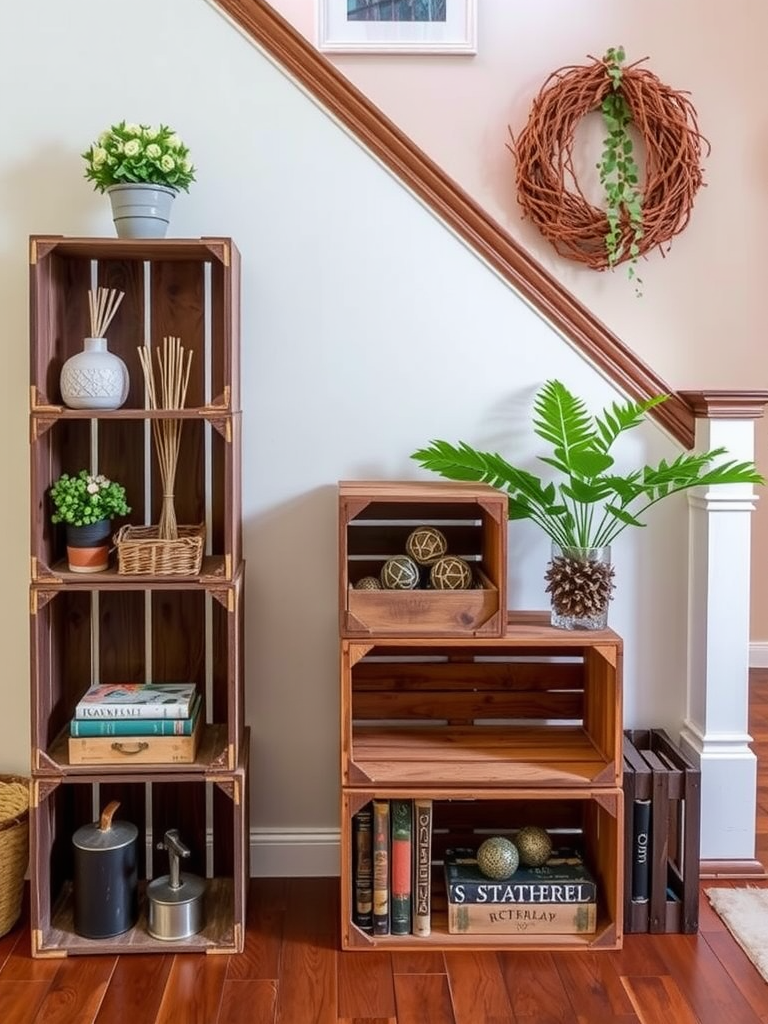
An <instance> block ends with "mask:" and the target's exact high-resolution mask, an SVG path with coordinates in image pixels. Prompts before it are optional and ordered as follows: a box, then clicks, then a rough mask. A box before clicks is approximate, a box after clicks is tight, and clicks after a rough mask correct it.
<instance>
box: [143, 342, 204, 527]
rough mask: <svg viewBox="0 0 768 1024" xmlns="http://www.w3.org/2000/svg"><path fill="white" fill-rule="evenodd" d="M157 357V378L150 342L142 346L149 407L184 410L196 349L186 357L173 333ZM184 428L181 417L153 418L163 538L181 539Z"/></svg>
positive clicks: (158, 348) (158, 350)
mask: <svg viewBox="0 0 768 1024" xmlns="http://www.w3.org/2000/svg"><path fill="white" fill-rule="evenodd" d="M155 356H156V361H157V378H156V377H155V367H154V364H153V362H152V354H151V352H150V350H149V349H148V348H147V347H146V345H140V346H139V359H140V361H141V368H142V370H143V371H144V381H145V384H146V387H147V402H148V405H149V408H150V409H183V408H184V402H185V401H186V397H187V386H188V384H189V371H190V368H191V365H192V352H191V351H190V352H187V353H186V356H185V353H184V348H183V346H182V344H181V338H174V337H173V336H170V337H164V338H163V345H162V348H160V347H157V348H155ZM181 427H182V421H181V420H178V419H162V420H159V419H153V420H152V437H153V440H154V443H155V452H156V453H157V461H158V464H159V467H160V478H161V480H162V484H163V502H162V507H161V510H160V522H159V524H158V535H159V538H160V540H177V539H178V524H177V522H176V507H175V505H174V496H173V491H174V487H175V484H176V467H177V465H178V460H179V446H180V444H181Z"/></svg>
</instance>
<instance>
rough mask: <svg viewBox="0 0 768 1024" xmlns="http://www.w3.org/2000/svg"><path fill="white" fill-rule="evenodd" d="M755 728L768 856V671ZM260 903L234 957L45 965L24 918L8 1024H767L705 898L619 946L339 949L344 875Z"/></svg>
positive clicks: (760, 679) (0, 988)
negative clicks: (694, 927)
mask: <svg viewBox="0 0 768 1024" xmlns="http://www.w3.org/2000/svg"><path fill="white" fill-rule="evenodd" d="M750 729H751V732H752V736H753V737H754V740H755V744H754V746H755V751H756V753H757V756H758V764H759V770H760V777H759V787H758V806H757V835H758V840H757V856H758V858H759V859H760V860H761V861H762V862H763V863H764V864H768V670H760V671H753V672H752V677H751V701H750ZM705 884H712V883H705ZM718 884H722V883H718ZM732 884H735V883H732ZM761 884H765V885H768V882H766V883H761ZM702 889H703V886H702ZM248 908H249V909H248V920H247V932H246V947H245V952H244V953H243V954H242V955H240V956H232V957H228V956H203V955H200V954H187V955H174V954H172V953H171V952H169V953H168V954H167V955H161V956H145V955H135V956H134V955H132V956H119V957H113V956H104V957H101V956H99V957H72V958H69V959H64V960H33V959H32V958H31V957H30V955H29V946H30V939H29V925H28V922H27V921H26V920H25V919H23V920H22V922H21V923H20V924H19V925H18V926H17V927H16V928H14V929H13V930H12V931H11V932H10V933H9V934H8V935H6V936H4V937H2V938H0V1024H246V1022H247V1024H768V985H766V983H765V982H764V981H763V980H762V978H761V976H760V975H759V974H758V972H757V971H756V970H755V968H754V967H753V966H752V965H751V963H750V962H749V960H748V959H747V957H746V956H745V955H744V953H743V952H742V951H741V949H740V948H739V946H738V945H737V944H736V943H735V942H734V941H733V939H732V938H731V937H730V934H729V933H728V931H727V929H726V928H725V925H724V924H723V923H722V922H721V921H720V919H719V917H718V916H717V915H716V914H715V913H714V912H713V911H712V909H711V908H710V906H709V903H708V901H707V899H706V897H705V896H704V895H703V892H702V895H701V899H700V914H701V919H700V929H699V933H698V934H697V935H658V936H657V935H653V936H651V935H629V936H627V937H626V938H625V942H624V949H623V950H621V951H620V952H608V953H520V952H515V953H493V952H482V953H472V952H462V951H451V952H447V953H444V954H443V953H437V952H429V951H427V952H424V953H419V952H414V953H386V952H376V953H358V952H348V953H341V952H339V951H338V941H339V924H338V880H337V879H335V878H330V879H309V878H297V879H266V878H261V879H253V880H252V882H251V890H250V898H249V903H248Z"/></svg>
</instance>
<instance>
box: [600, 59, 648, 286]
mask: <svg viewBox="0 0 768 1024" xmlns="http://www.w3.org/2000/svg"><path fill="white" fill-rule="evenodd" d="M624 57H625V54H624V48H623V47H621V46H618V47H613V46H612V47H610V49H609V50H608V52H607V53H606V55H605V57H604V58H603V60H604V62H605V68H606V71H607V73H608V77H609V78H610V79H611V83H612V86H613V88H612V90H611V91H610V92H609V93H608V95H607V96H606V97H605V99H604V100H603V102H602V104H601V106H600V109H601V112H602V115H603V121H604V123H605V127H606V130H607V132H608V134H607V136H606V138H605V139H604V140H603V152H602V156H601V159H600V163H599V164H598V165H597V168H598V170H599V172H600V184H601V185H602V186H603V190H604V192H605V202H606V211H605V212H606V216H607V217H608V231H607V233H606V236H605V249H606V253H607V256H608V266H609V267H611V268H612V267H614V266H615V265H616V263H618V261H619V260H620V259H621V257H622V256H623V255H624V245H623V243H622V240H621V223H622V219H623V218H624V217H626V218H627V219H628V220H629V223H630V226H631V228H632V241H631V242H630V246H629V255H630V261H629V270H628V274H629V277H630V279H632V278H634V279H635V284H636V287H637V294H638V295H639V294H640V287H641V286H642V283H643V282H642V281H641V280H640V278H639V277H638V276H637V271H636V266H637V258H638V256H639V254H640V248H639V245H638V242H639V240H640V239H641V238H642V237H643V200H642V193H641V191H640V169H639V167H638V166H637V163H636V161H635V158H634V156H633V150H634V146H633V143H632V139H631V138H630V136H629V132H628V130H627V129H628V126H629V124H630V123H631V121H632V115H631V113H630V110H629V106H628V105H627V101H626V100H625V99H624V96H623V94H622V92H621V82H622V76H623V69H622V64H623V62H624Z"/></svg>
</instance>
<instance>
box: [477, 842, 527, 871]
mask: <svg viewBox="0 0 768 1024" xmlns="http://www.w3.org/2000/svg"><path fill="white" fill-rule="evenodd" d="M519 863H520V855H519V854H518V852H517V847H516V846H515V844H514V843H513V842H512V841H511V839H505V838H504V836H491V837H490V839H486V840H485V841H484V842H483V843H481V844H480V848H479V849H478V851H477V866H478V867H479V868H480V870H481V871H482V873H483V874H484V875H485V877H486V878H493V879H495V880H496V881H503V880H504V879H505V878H510V877H511V876H512V875H514V873H515V872H516V871H517V867H518V865H519Z"/></svg>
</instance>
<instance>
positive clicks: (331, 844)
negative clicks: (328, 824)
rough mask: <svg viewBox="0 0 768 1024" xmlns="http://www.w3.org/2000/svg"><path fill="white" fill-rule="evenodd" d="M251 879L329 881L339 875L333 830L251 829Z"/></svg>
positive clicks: (337, 833)
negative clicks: (328, 878) (321, 879)
mask: <svg viewBox="0 0 768 1024" xmlns="http://www.w3.org/2000/svg"><path fill="white" fill-rule="evenodd" d="M250 839H251V847H250V864H251V878H280V877H285V878H302V877H305V878H309V877H322V878H325V877H331V876H338V874H339V845H340V836H339V830H338V829H337V828H318V829H314V830H313V831H308V830H307V829H292V828H288V829H282V830H281V831H279V832H278V831H273V830H270V829H263V828H252V829H251V835H250Z"/></svg>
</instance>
